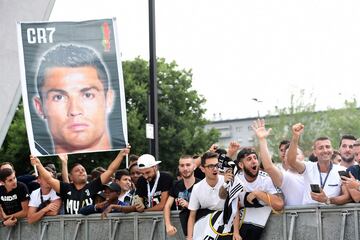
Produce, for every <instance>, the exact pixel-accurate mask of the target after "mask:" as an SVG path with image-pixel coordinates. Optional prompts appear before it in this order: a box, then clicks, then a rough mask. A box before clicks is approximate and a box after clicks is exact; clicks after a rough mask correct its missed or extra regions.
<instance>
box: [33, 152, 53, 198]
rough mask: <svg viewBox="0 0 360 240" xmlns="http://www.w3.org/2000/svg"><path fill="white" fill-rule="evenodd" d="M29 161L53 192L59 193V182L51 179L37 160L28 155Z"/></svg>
mask: <svg viewBox="0 0 360 240" xmlns="http://www.w3.org/2000/svg"><path fill="white" fill-rule="evenodd" d="M30 161H31V165H33V166H34V167H36V169H37V170H38V172H39V174H40V175H41V177H42V178H43V179H44V180H45V181H46V182H47V183H48V184H49V185H50V186H51V187H52V188H53V189H54V190H55V192H57V193H60V181H59V180H57V179H55V178H53V177H52V175H51V173H50V172H48V171H47V170H46V169H45V168H44V166H43V165H42V164H41V162H40V160H39V158H37V157H36V156H32V155H30Z"/></svg>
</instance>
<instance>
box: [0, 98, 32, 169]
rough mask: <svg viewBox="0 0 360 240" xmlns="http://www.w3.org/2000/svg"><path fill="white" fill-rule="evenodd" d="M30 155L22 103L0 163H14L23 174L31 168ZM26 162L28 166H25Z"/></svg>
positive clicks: (1, 152)
mask: <svg viewBox="0 0 360 240" xmlns="http://www.w3.org/2000/svg"><path fill="white" fill-rule="evenodd" d="M29 154H30V149H29V145H28V139H27V135H26V126H25V119H24V108H23V104H22V102H20V103H19V106H18V108H17V110H16V112H15V116H14V118H13V121H12V122H11V125H10V128H9V130H8V133H7V135H6V138H5V141H4V143H3V145H2V147H1V149H0V161H1V162H12V163H13V165H14V166H15V168H16V170H17V172H18V173H20V174H21V173H24V172H26V171H28V170H29V168H30V162H29V161H26V159H29ZM24 162H27V163H28V164H24Z"/></svg>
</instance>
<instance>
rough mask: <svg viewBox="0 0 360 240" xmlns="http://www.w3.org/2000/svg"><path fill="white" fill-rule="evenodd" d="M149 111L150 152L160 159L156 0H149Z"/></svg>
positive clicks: (147, 126)
mask: <svg viewBox="0 0 360 240" xmlns="http://www.w3.org/2000/svg"><path fill="white" fill-rule="evenodd" d="M149 51H150V60H149V73H150V77H149V90H150V91H149V92H150V95H149V104H148V107H149V111H148V121H149V123H148V124H146V137H147V138H148V139H149V152H150V154H151V155H153V156H154V157H155V159H156V160H159V136H158V88H157V74H156V71H157V70H156V35H155V0H149Z"/></svg>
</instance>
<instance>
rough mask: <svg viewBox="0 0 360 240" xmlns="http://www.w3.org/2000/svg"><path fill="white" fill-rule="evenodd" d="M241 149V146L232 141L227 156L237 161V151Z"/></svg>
mask: <svg viewBox="0 0 360 240" xmlns="http://www.w3.org/2000/svg"><path fill="white" fill-rule="evenodd" d="M239 149H240V144H239V143H238V142H236V141H231V142H230V143H229V146H228V149H227V151H226V152H227V153H226V156H228V157H229V158H231V159H235V158H236V153H237V151H238V150H239Z"/></svg>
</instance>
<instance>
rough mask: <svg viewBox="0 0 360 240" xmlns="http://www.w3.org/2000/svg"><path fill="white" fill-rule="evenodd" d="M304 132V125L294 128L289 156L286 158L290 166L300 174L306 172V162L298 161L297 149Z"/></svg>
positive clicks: (299, 124) (296, 125) (297, 125)
mask: <svg viewBox="0 0 360 240" xmlns="http://www.w3.org/2000/svg"><path fill="white" fill-rule="evenodd" d="M303 131H304V125H302V124H301V123H297V124H295V125H293V126H292V138H291V141H290V146H289V150H288V154H287V156H286V157H287V161H288V164H289V165H290V166H291V167H292V168H293V169H295V170H296V171H297V172H298V173H303V172H304V171H305V164H304V162H302V161H299V160H297V159H296V155H297V149H298V146H299V139H300V135H301V134H302V133H303Z"/></svg>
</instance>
